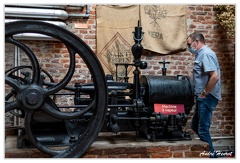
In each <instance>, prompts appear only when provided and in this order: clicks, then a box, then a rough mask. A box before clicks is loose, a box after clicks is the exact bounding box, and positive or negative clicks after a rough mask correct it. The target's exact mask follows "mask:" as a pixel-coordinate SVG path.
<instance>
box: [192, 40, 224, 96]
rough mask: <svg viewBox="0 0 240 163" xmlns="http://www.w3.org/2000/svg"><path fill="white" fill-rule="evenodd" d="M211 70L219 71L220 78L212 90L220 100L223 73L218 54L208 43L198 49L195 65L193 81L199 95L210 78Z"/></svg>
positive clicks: (196, 93)
mask: <svg viewBox="0 0 240 163" xmlns="http://www.w3.org/2000/svg"><path fill="white" fill-rule="evenodd" d="M209 71H217V73H218V75H219V80H218V82H217V84H216V85H215V87H214V88H213V90H212V91H211V92H210V94H211V95H213V96H214V97H215V98H217V99H218V100H222V98H221V74H220V67H219V63H218V59H217V56H216V54H215V52H213V51H212V50H211V49H210V48H209V47H208V46H207V45H205V46H203V47H202V48H201V49H199V50H198V53H197V55H196V57H195V61H194V66H193V81H194V85H195V95H197V96H198V95H199V94H200V93H201V92H202V91H203V89H204V88H205V87H206V85H207V83H208V80H209V73H208V72H209Z"/></svg>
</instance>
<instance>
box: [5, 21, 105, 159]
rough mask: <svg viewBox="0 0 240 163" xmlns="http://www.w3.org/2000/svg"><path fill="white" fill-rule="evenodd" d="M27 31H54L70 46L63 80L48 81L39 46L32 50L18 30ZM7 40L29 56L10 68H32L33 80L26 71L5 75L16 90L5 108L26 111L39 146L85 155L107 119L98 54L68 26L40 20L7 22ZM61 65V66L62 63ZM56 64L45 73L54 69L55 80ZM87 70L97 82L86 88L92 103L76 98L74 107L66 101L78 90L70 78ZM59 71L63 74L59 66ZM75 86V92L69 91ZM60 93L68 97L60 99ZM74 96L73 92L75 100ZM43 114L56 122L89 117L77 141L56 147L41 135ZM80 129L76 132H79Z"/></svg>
mask: <svg viewBox="0 0 240 163" xmlns="http://www.w3.org/2000/svg"><path fill="white" fill-rule="evenodd" d="M24 33H36V34H42V35H46V36H50V37H52V38H54V39H56V40H58V41H59V42H60V43H61V44H62V45H63V46H64V47H65V48H66V49H67V51H68V54H67V55H66V56H67V57H68V59H67V60H68V61H69V63H68V68H67V70H66V72H65V76H64V77H62V79H61V80H59V79H58V80H57V81H55V82H53V81H52V79H51V80H49V81H47V82H45V81H44V80H43V79H42V75H41V73H42V63H41V60H42V59H39V58H38V56H37V55H36V54H35V53H34V52H33V51H34V50H32V48H31V46H29V44H28V43H29V42H28V43H25V41H24V40H21V39H17V38H16V37H15V36H16V35H19V34H24ZM5 42H6V43H7V44H11V45H14V46H16V47H18V48H19V49H21V51H22V53H25V55H26V56H27V58H28V60H29V66H26V67H23V68H19V67H16V68H13V70H12V69H10V70H9V72H11V71H12V72H15V70H14V69H17V70H16V71H19V70H23V69H26V68H28V69H29V71H30V72H31V76H30V77H28V78H27V79H26V76H25V77H21V76H18V75H12V73H6V74H5V89H8V90H11V91H10V93H6V96H5V112H12V113H15V112H16V110H17V111H20V112H23V113H24V114H23V116H20V117H22V118H23V120H24V128H25V132H26V135H27V138H28V139H29V140H30V142H31V143H32V144H33V145H34V146H35V147H36V148H38V149H39V150H41V151H43V152H45V153H47V154H50V155H51V156H52V157H63V158H64V157H66V158H69V157H81V156H82V155H83V154H84V153H85V152H86V151H87V149H88V148H89V147H90V146H91V145H92V143H93V142H94V140H95V139H96V137H97V136H98V134H99V132H100V130H101V128H102V125H103V123H104V119H105V114H106V108H107V87H106V81H105V75H104V71H103V69H102V66H101V64H100V62H99V61H98V59H97V57H96V55H95V54H94V52H93V51H92V50H91V49H90V47H89V46H88V45H87V44H86V43H84V42H83V41H82V40H81V39H80V38H79V37H77V36H76V35H74V34H73V33H71V32H69V31H68V30H66V29H63V28H61V27H58V26H56V25H53V24H49V23H45V22H39V21H16V22H11V23H6V24H5ZM30 44H31V42H30ZM39 46H40V45H39ZM48 53H49V52H48ZM65 53H66V52H65ZM41 58H44V54H42V56H41ZM79 59H80V60H81V64H82V62H83V64H85V65H86V66H84V71H81V70H78V71H76V67H78V68H79V65H78V63H80V61H78V60H79ZM49 62H50V61H49ZM54 63H56V61H54ZM57 64H59V65H61V64H62V63H57ZM52 66H53V67H52V69H51V70H52V71H51V72H45V74H48V73H49V74H51V76H53V79H54V78H55V76H54V71H53V70H56V69H58V68H57V67H56V66H54V65H52ZM48 67H51V63H49V64H48ZM80 69H81V68H80ZM86 69H87V70H86ZM86 72H87V73H89V74H90V76H91V83H92V84H91V86H92V87H91V89H90V91H89V90H87V89H86V90H87V91H86V92H85V96H86V99H87V100H85V101H87V102H84V103H81V101H79V102H78V104H75V103H74V104H70V106H69V105H65V104H62V103H61V102H62V101H61V100H62V99H67V97H69V96H71V95H74V91H75V89H74V84H70V83H71V82H72V80H77V79H73V78H74V77H75V78H76V76H77V77H79V76H81V75H83V74H81V73H86ZM55 73H56V74H57V75H58V71H56V72H55ZM56 74H55V75H56ZM76 74H77V75H76ZM73 83H74V82H73ZM6 86H7V88H6ZM69 90H70V91H72V92H73V93H69V94H68V92H69ZM93 90H94V91H93ZM83 91H84V90H83ZM59 95H61V96H66V97H64V98H61V99H60V98H59V99H58V96H59ZM55 98H56V99H55ZM73 98H74V97H71V98H70V101H71V100H72V99H73ZM72 101H73V100H72ZM65 107H66V108H65ZM66 110H67V111H66ZM40 113H41V114H40ZM42 113H43V115H46V116H47V117H49V118H50V119H53V120H54V121H56V122H58V121H59V122H68V123H69V122H70V123H71V122H73V121H81V120H85V122H84V123H83V124H82V126H81V123H80V125H79V126H78V128H79V130H81V131H79V132H76V133H78V135H77V138H75V139H74V141H69V144H68V145H67V146H65V147H56V146H55V147H52V146H50V145H46V144H45V143H43V142H42V141H41V140H40V138H39V137H38V135H39V133H38V132H37V131H36V130H35V128H36V127H35V126H34V124H35V119H39V116H38V115H40V119H41V115H42ZM83 117H85V118H83ZM40 122H41V120H40ZM43 122H44V120H43ZM59 124H61V123H59ZM66 126H67V125H66V124H64V123H63V126H61V127H62V128H64V127H65V128H66ZM56 127H59V126H56ZM76 133H74V134H75V135H76ZM44 134H46V136H45V137H46V138H48V136H47V134H48V131H46V132H45V133H44Z"/></svg>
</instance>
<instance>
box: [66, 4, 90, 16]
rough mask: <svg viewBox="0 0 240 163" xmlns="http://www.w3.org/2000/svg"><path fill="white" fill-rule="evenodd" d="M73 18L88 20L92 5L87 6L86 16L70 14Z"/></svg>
mask: <svg viewBox="0 0 240 163" xmlns="http://www.w3.org/2000/svg"><path fill="white" fill-rule="evenodd" d="M68 16H69V17H71V18H88V17H89V16H90V5H86V14H68Z"/></svg>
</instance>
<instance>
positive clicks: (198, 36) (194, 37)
mask: <svg viewBox="0 0 240 163" xmlns="http://www.w3.org/2000/svg"><path fill="white" fill-rule="evenodd" d="M189 37H190V38H191V39H192V41H195V40H199V41H201V42H202V43H204V44H205V38H204V36H203V34H201V33H199V32H194V33H192V34H190V35H189Z"/></svg>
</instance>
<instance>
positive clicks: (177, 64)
mask: <svg viewBox="0 0 240 163" xmlns="http://www.w3.org/2000/svg"><path fill="white" fill-rule="evenodd" d="M67 12H69V13H71V12H75V11H74V10H72V9H67ZM81 12H82V13H85V11H81ZM216 14H217V11H216V10H215V8H214V6H212V5H188V10H187V28H188V33H187V34H190V33H192V32H193V31H200V32H202V33H203V34H204V35H205V38H206V43H207V44H208V45H209V46H210V47H211V48H212V49H213V50H214V51H215V52H216V54H217V56H218V58H219V63H220V67H221V75H222V97H223V98H222V99H223V100H222V101H221V102H219V105H218V106H217V108H216V109H215V111H214V113H213V122H212V126H211V134H212V136H232V135H234V134H235V133H234V132H235V131H234V128H235V121H234V119H235V117H234V115H235V111H234V109H235V108H234V107H235V105H234V103H235V98H234V96H235V94H234V91H235V85H234V84H235V75H234V74H235V62H234V61H235V42H234V41H235V40H234V38H230V37H229V36H228V35H227V34H226V31H224V30H222V29H221V28H220V27H219V25H218V23H217V22H216V21H215V18H216ZM66 23H67V25H68V29H69V30H70V31H72V32H73V33H75V34H76V35H77V36H79V37H80V38H82V39H83V40H84V41H85V42H86V43H87V44H88V45H89V46H90V48H91V49H92V50H93V51H94V52H96V46H97V45H96V15H95V5H91V8H90V17H89V19H68V20H67V21H66ZM75 24H80V25H83V26H84V28H76V25H75ZM143 30H144V29H143ZM177 39H178V38H176V40H177ZM27 43H28V44H29V46H30V47H31V48H33V52H34V53H35V54H36V55H37V56H38V58H39V61H40V65H41V66H43V67H44V68H46V69H48V70H49V71H50V72H51V73H53V74H55V76H54V78H55V79H56V80H57V81H59V80H61V78H62V77H63V76H64V75H65V74H64V73H62V72H65V70H64V69H65V68H66V67H68V65H67V64H68V63H67V61H68V58H67V57H68V56H67V54H66V48H65V47H63V46H62V45H61V44H59V43H56V42H52V41H50V42H48V43H46V42H45V41H42V42H41V44H37V45H36V44H34V41H28V42H27ZM7 47H9V46H7ZM8 49H10V47H9V48H5V50H6V55H5V56H6V57H5V63H6V65H5V66H6V69H8V67H9V66H10V64H12V63H13V62H14V58H13V57H12V55H13V53H12V52H11V53H10V52H8ZM142 60H145V61H146V62H147V63H148V65H149V66H148V68H147V69H146V70H142V74H153V75H161V66H162V65H159V64H158V62H159V61H162V60H166V61H170V62H171V63H170V64H169V65H168V66H167V67H168V71H167V75H177V74H182V75H188V76H190V77H192V67H193V60H194V56H193V55H191V54H190V53H189V52H187V51H184V52H180V53H177V54H172V55H161V54H156V53H154V52H150V51H145V52H144V55H143V56H142ZM27 62H28V61H27V60H26V57H24V54H22V53H21V63H22V64H25V63H27ZM59 63H61V64H59ZM83 67H84V66H81V62H79V67H77V68H76V73H75V74H74V75H75V77H76V78H77V79H76V80H78V81H80V82H88V81H90V80H91V79H90V76H89V75H87V73H88V72H87V70H86V71H85V70H84V69H83ZM79 73H80V75H79ZM76 80H75V81H76ZM75 81H74V82H75ZM71 100H72V99H70V101H71ZM64 102H67V103H68V102H69V101H64V100H63V99H62V100H61V103H64ZM191 116H192V112H191V114H190V117H189V121H188V124H187V126H186V127H185V130H189V129H190V127H189V123H190V120H191Z"/></svg>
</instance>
